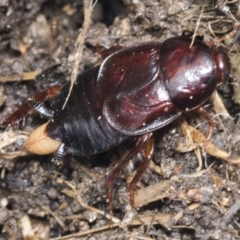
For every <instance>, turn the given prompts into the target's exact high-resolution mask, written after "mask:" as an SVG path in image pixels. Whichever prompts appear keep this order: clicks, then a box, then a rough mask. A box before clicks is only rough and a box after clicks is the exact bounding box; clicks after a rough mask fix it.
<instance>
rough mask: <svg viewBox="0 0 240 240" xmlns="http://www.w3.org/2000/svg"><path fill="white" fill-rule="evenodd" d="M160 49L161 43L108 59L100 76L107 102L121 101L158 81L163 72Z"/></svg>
mask: <svg viewBox="0 0 240 240" xmlns="http://www.w3.org/2000/svg"><path fill="white" fill-rule="evenodd" d="M160 48H161V43H155V42H148V43H144V44H138V45H135V46H131V47H126V48H123V49H120V50H119V51H117V52H115V53H113V54H111V55H110V56H109V57H107V58H106V59H105V60H104V61H103V63H102V64H101V66H100V70H99V73H98V78H97V93H98V96H99V97H100V98H101V99H102V100H104V101H106V100H109V99H112V98H116V99H121V98H123V97H126V96H128V95H131V94H132V93H134V92H135V91H137V90H138V89H140V88H142V87H144V86H145V85H146V84H147V83H150V82H152V81H154V80H155V79H156V77H157V75H158V72H159V51H160Z"/></svg>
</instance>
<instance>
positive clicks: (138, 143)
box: [107, 134, 150, 217]
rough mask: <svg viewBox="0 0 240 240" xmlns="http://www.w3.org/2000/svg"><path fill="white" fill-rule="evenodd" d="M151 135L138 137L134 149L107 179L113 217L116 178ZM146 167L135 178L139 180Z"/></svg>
mask: <svg viewBox="0 0 240 240" xmlns="http://www.w3.org/2000/svg"><path fill="white" fill-rule="evenodd" d="M149 136H150V134H145V135H142V136H139V137H137V138H136V143H135V146H134V147H133V148H132V149H130V150H129V152H128V153H127V155H126V156H125V157H124V158H123V159H122V160H121V161H120V162H119V163H118V165H117V166H116V167H115V168H114V169H113V171H112V172H111V173H110V174H109V176H108V179H107V185H108V194H107V196H108V200H109V208H110V216H111V217H112V216H113V204H112V201H113V184H114V180H115V179H116V178H118V177H119V176H120V174H121V172H122V170H123V169H124V168H125V167H126V166H127V165H128V163H129V161H130V160H131V159H132V158H134V157H135V156H136V155H137V154H138V153H139V152H141V151H142V149H143V148H144V147H145V145H146V142H147V141H148V139H149ZM148 162H149V161H148ZM148 162H147V163H148ZM146 167H147V165H146ZM146 167H145V166H144V168H142V170H143V171H142V170H141V172H140V171H139V174H138V176H137V177H136V178H135V179H136V180H137V181H138V180H139V179H140V178H141V176H142V174H143V172H144V170H145V169H146ZM136 180H134V182H133V186H132V187H131V188H133V187H134V186H135V185H136V183H137V182H136ZM130 194H131V193H130ZM133 201H134V198H133Z"/></svg>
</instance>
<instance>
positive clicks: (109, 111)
mask: <svg viewBox="0 0 240 240" xmlns="http://www.w3.org/2000/svg"><path fill="white" fill-rule="evenodd" d="M159 75H160V74H159ZM181 114H182V112H181V111H179V110H178V109H177V108H176V107H175V106H174V105H173V104H172V101H171V100H170V98H169V94H168V92H167V90H166V88H165V85H164V83H163V79H162V77H161V76H158V77H157V78H156V79H155V81H153V82H149V83H148V84H146V85H145V86H143V87H142V88H140V89H139V90H138V91H134V92H132V94H130V95H128V96H122V97H121V98H116V97H115V98H112V99H109V100H108V101H106V102H105V103H104V106H103V115H104V116H105V118H106V119H107V121H108V123H109V124H110V125H111V126H112V127H113V128H115V129H116V130H117V131H119V132H121V133H124V134H126V135H130V136H134V135H141V134H145V133H148V132H152V131H154V130H156V129H159V128H161V127H164V126H166V125H167V124H169V123H170V122H172V121H173V120H174V119H176V118H177V117H178V116H180V115H181Z"/></svg>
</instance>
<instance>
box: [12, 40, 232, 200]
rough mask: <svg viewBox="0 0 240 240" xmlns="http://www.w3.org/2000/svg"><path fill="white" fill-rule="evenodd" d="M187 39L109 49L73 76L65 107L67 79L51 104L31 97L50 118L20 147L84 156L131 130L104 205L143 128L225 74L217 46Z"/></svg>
mask: <svg viewBox="0 0 240 240" xmlns="http://www.w3.org/2000/svg"><path fill="white" fill-rule="evenodd" d="M191 42H192V39H190V38H187V37H184V36H182V37H174V38H170V39H167V40H166V41H164V42H163V43H158V42H147V43H142V44H138V45H135V46H130V47H126V48H122V49H120V50H118V51H116V52H114V53H113V54H111V55H110V56H108V57H107V58H106V59H105V60H104V61H103V63H102V64H101V65H100V66H98V67H95V68H92V69H89V70H87V71H86V72H84V73H82V74H80V75H79V76H78V79H77V82H76V84H75V85H74V88H73V91H72V93H71V95H70V98H69V100H68V102H67V105H66V106H65V108H64V109H63V104H64V102H65V99H66V97H67V94H68V91H69V85H70V83H67V84H65V85H64V86H63V87H62V88H59V87H57V89H54V88H53V90H56V91H53V92H56V96H55V95H54V94H52V95H53V96H52V104H51V106H50V110H49V109H45V108H44V105H43V104H42V103H40V102H38V101H37V98H33V99H32V100H31V101H32V105H33V107H34V108H35V109H36V111H38V112H40V113H41V114H42V115H46V116H47V117H48V118H49V122H48V123H46V124H44V125H42V126H40V127H39V128H37V129H36V130H35V131H34V132H33V133H32V134H31V135H30V137H29V139H28V140H27V142H26V149H27V150H28V151H30V152H33V153H36V154H48V153H51V152H55V157H56V158H61V157H62V156H63V154H65V153H68V154H72V155H76V156H89V155H93V154H96V153H100V152H104V151H106V150H108V149H109V148H112V147H113V146H116V145H118V144H120V143H121V142H122V141H124V140H126V139H127V138H129V137H130V136H138V138H137V137H136V149H133V150H131V151H130V152H129V154H128V155H127V156H126V157H125V158H124V159H123V160H122V161H121V162H120V163H119V165H118V166H117V168H116V169H115V170H113V172H112V173H111V174H110V175H109V178H108V185H109V192H108V197H109V199H110V204H111V200H112V186H113V180H114V178H116V177H118V176H119V174H120V172H121V170H122V168H123V167H124V166H126V164H127V163H128V162H129V160H130V158H132V157H133V156H134V155H136V154H137V153H138V152H140V151H141V150H142V148H143V147H144V146H145V145H146V144H148V143H149V142H151V141H149V139H150V138H149V133H151V132H152V131H154V130H157V129H159V128H162V127H164V126H166V125H167V124H169V123H171V122H172V121H174V120H175V119H176V118H178V117H179V116H181V115H182V114H183V113H185V112H189V111H193V110H195V109H197V108H199V107H200V106H202V105H203V104H204V102H205V101H206V100H207V99H208V98H209V97H210V96H211V94H212V93H213V92H214V90H215V89H216V86H217V85H218V84H220V83H222V82H224V81H227V80H228V79H229V78H230V77H231V75H230V71H231V64H230V60H229V57H228V55H227V53H226V51H225V50H224V49H223V48H221V47H218V48H217V47H214V46H213V47H210V46H208V45H206V44H205V43H203V42H202V41H199V40H194V42H193V44H192V45H191ZM9 119H11V118H9ZM149 146H150V144H149ZM148 149H149V150H148V151H147V152H146V155H147V157H146V161H145V162H144V163H143V165H142V167H141V168H140V170H138V171H137V173H136V175H135V177H134V179H133V181H132V182H131V183H130V196H131V203H132V205H133V204H134V200H133V194H132V193H131V192H133V189H134V187H135V185H136V183H137V181H138V180H139V178H140V177H141V176H142V174H143V172H144V170H145V169H146V167H147V163H148V162H149V161H150V158H151V154H152V150H151V147H148Z"/></svg>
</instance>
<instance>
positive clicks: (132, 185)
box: [129, 134, 154, 208]
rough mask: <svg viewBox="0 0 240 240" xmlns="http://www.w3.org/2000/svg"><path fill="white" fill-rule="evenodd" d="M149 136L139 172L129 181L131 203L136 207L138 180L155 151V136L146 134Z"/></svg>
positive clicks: (142, 152) (142, 153)
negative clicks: (135, 192)
mask: <svg viewBox="0 0 240 240" xmlns="http://www.w3.org/2000/svg"><path fill="white" fill-rule="evenodd" d="M146 136H147V138H146V139H145V142H144V143H145V148H144V149H143V150H142V151H141V155H142V157H143V161H142V163H141V165H140V166H139V167H138V169H137V172H136V173H135V175H134V177H133V179H132V181H131V182H130V183H129V194H130V204H131V206H132V207H133V208H134V199H135V194H134V190H135V187H136V185H137V183H138V181H139V180H140V179H141V177H142V175H143V174H144V172H145V171H146V169H147V167H148V165H149V162H150V161H151V159H152V156H153V151H154V138H153V136H152V134H148V135H146Z"/></svg>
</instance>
